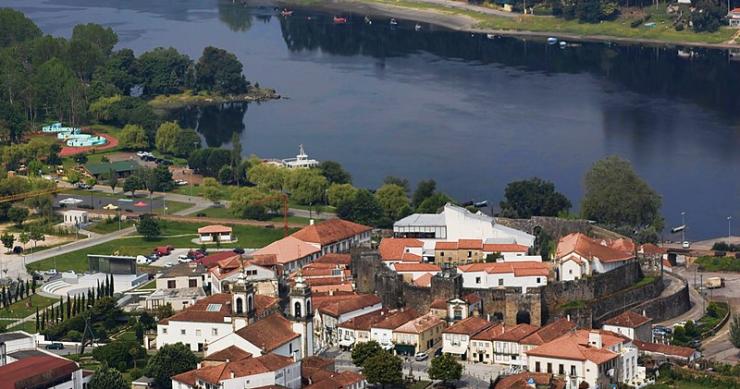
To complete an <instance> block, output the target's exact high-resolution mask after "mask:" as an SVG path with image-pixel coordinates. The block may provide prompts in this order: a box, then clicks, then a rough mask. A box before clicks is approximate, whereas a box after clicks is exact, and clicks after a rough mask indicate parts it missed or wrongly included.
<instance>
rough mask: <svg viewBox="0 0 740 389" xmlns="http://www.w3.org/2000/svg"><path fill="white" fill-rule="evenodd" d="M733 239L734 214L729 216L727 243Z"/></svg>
mask: <svg viewBox="0 0 740 389" xmlns="http://www.w3.org/2000/svg"><path fill="white" fill-rule="evenodd" d="M731 240H732V216H727V244H730V243H732V242H730V241H731Z"/></svg>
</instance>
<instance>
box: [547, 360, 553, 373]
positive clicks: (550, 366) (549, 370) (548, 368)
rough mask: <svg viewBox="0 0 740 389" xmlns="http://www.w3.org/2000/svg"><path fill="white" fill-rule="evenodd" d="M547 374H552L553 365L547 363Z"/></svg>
mask: <svg viewBox="0 0 740 389" xmlns="http://www.w3.org/2000/svg"><path fill="white" fill-rule="evenodd" d="M547 372H548V373H552V363H550V362H547Z"/></svg>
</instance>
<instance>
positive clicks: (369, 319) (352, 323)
mask: <svg viewBox="0 0 740 389" xmlns="http://www.w3.org/2000/svg"><path fill="white" fill-rule="evenodd" d="M387 314H388V311H387V310H385V309H381V310H377V311H374V312H370V313H366V314H364V315H360V316H357V317H355V318H352V319H349V320H347V321H345V322H344V323H341V324H339V325H338V327H340V328H347V329H350V330H355V331H370V328H372V326H373V325H374V324H375V323H378V322H381V321H383V320H384V319H385V317H386V315H387Z"/></svg>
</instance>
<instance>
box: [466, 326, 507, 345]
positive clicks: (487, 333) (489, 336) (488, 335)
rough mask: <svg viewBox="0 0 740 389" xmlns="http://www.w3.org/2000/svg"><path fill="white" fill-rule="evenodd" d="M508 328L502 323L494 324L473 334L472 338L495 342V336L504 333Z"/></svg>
mask: <svg viewBox="0 0 740 389" xmlns="http://www.w3.org/2000/svg"><path fill="white" fill-rule="evenodd" d="M505 330H506V327H504V325H502V324H496V325H493V326H490V327H488V328H487V329H485V330H483V331H481V332H479V333H477V334H476V335H474V336H473V338H472V339H474V340H487V341H489V342H493V340H494V338H495V337H497V336H499V335H502V334H503V333H504V331H505Z"/></svg>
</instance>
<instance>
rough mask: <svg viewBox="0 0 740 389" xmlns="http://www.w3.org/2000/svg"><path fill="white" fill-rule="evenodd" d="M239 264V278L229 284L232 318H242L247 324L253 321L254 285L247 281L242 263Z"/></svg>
mask: <svg viewBox="0 0 740 389" xmlns="http://www.w3.org/2000/svg"><path fill="white" fill-rule="evenodd" d="M241 266H242V269H241V270H242V271H241V273H240V274H239V278H238V279H237V281H236V283H234V284H232V286H231V312H232V316H233V318H232V320H233V321H236V319H237V318H242V319H243V320H245V322H246V323H245V324H249V323H251V322H253V321H254V312H255V306H254V285H252V283H251V282H250V281H247V277H246V275H245V273H244V263H242V265H241Z"/></svg>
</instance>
